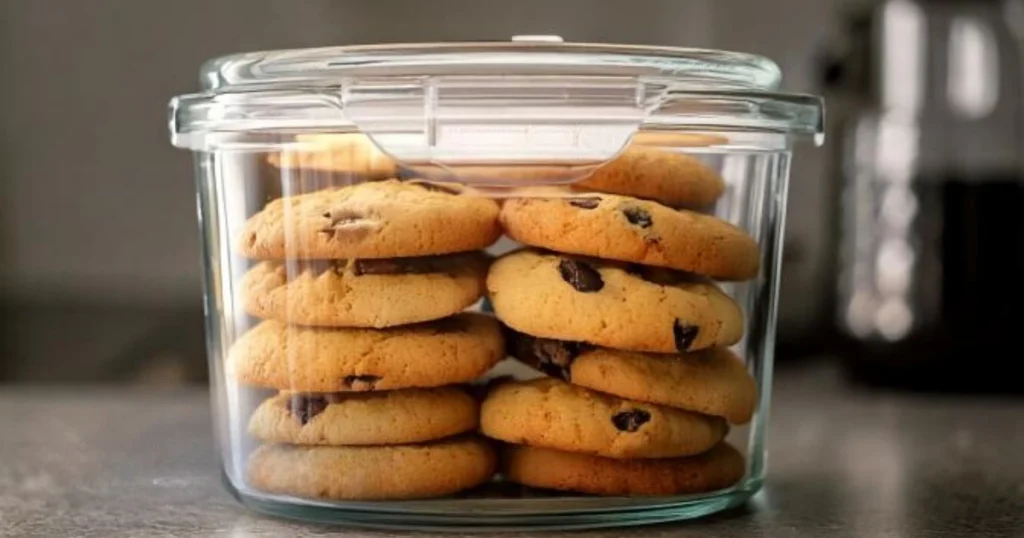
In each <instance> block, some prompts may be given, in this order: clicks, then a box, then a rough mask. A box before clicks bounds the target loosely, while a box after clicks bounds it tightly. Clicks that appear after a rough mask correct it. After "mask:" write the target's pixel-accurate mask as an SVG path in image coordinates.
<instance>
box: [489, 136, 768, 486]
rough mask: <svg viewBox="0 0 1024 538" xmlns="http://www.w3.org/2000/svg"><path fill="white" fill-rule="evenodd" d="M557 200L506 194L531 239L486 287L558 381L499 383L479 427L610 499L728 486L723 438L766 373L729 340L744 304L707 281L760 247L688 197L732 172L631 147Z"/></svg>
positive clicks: (517, 338) (738, 327)
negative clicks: (751, 366) (750, 368)
mask: <svg viewBox="0 0 1024 538" xmlns="http://www.w3.org/2000/svg"><path fill="white" fill-rule="evenodd" d="M575 187H576V188H579V189H588V192H582V193H577V194H576V195H573V196H569V197H561V198H522V199H510V200H507V201H506V202H505V203H504V204H503V206H502V210H501V215H500V219H501V223H502V226H503V228H504V230H505V232H506V233H507V234H508V235H509V236H510V237H511V238H512V239H514V240H516V241H518V242H520V243H522V244H525V245H528V247H527V248H525V249H523V250H519V251H515V252H512V253H509V254H506V255H504V256H502V257H501V258H499V259H498V260H496V261H495V262H494V263H493V264H492V265H491V269H490V271H489V274H488V277H487V290H488V295H489V299H490V302H491V305H492V307H493V310H494V312H495V314H496V316H497V317H498V318H499V319H500V320H501V321H502V322H503V323H504V325H505V326H506V327H507V329H508V330H507V340H508V342H509V349H510V351H511V353H512V355H514V356H515V357H516V358H517V359H519V360H520V361H522V362H524V363H526V364H529V365H532V366H534V367H536V368H537V369H539V370H540V371H542V372H544V373H546V374H548V376H550V377H541V378H539V379H534V380H530V381H506V382H502V383H499V384H496V385H495V386H494V388H492V390H491V391H490V392H489V393H488V395H487V397H486V399H485V401H484V403H483V407H482V409H481V424H480V428H481V431H482V432H483V433H484V434H485V435H487V436H489V437H492V438H495V439H498V440H501V441H504V442H506V443H509V445H508V446H507V447H506V451H505V454H504V457H503V462H502V472H503V474H504V476H505V477H506V478H507V479H509V480H512V481H515V482H519V483H522V484H525V485H529V486H535V487H543V488H552V489H559V490H568V491H577V492H584V493H592V494H606V495H629V494H639V495H671V494H684V493H697V492H704V491H710V490H715V489H720V488H724V487H727V486H730V485H732V484H734V483H736V482H737V481H739V480H740V479H741V478H742V476H743V475H744V473H745V462H744V460H743V457H742V456H741V455H740V453H739V452H737V451H736V450H735V449H734V448H733V447H731V446H730V445H728V444H726V443H725V442H724V441H723V439H724V437H725V436H726V434H727V432H728V430H729V427H730V426H729V425H730V424H744V423H747V422H749V421H750V420H751V417H752V415H753V412H754V408H755V406H756V399H757V395H756V392H757V391H756V385H755V383H754V380H753V379H752V378H751V376H750V375H749V373H748V372H747V370H746V368H745V366H744V365H743V363H742V361H741V360H740V359H739V358H738V357H737V356H735V355H734V354H733V353H732V352H731V351H729V349H728V347H729V346H731V345H733V344H735V343H737V342H739V341H740V339H741V338H742V336H743V331H744V317H743V312H742V310H741V309H740V307H739V306H738V305H737V304H736V303H735V302H734V301H733V299H731V298H730V297H729V296H728V295H726V294H725V293H723V292H722V291H721V290H720V289H719V288H718V287H717V286H716V284H715V283H714V282H713V279H721V280H732V281H736V280H743V279H750V278H753V277H754V276H756V275H757V273H758V271H759V263H760V254H759V250H758V246H757V243H756V242H755V241H754V240H753V239H752V238H751V237H749V236H748V235H747V234H746V233H744V232H743V231H742V230H741V229H739V228H737V227H735V226H733V225H731V224H729V223H727V222H725V221H722V220H720V219H717V218H715V217H713V216H710V215H707V214H704V213H701V212H699V211H695V210H692V209H683V208H684V207H689V208H700V207H704V206H707V205H708V204H711V203H713V202H714V201H715V199H716V198H718V197H719V196H720V195H721V194H722V192H723V190H724V182H723V181H722V179H721V178H720V177H719V176H718V175H717V174H716V173H715V172H714V171H713V170H711V169H710V168H708V167H706V166H704V165H703V164H702V163H701V162H700V161H698V160H696V159H694V158H692V157H688V156H685V155H683V154H678V153H673V152H668V151H660V150H656V149H647V148H643V147H633V148H630V149H627V150H626V151H625V152H624V153H623V154H622V155H621V156H620V157H619V158H617V159H616V160H614V161H612V162H611V163H609V164H608V165H606V166H604V167H602V168H600V169H599V170H597V172H595V174H593V175H592V176H590V177H589V178H587V179H586V180H585V181H584V182H582V183H580V184H577V185H576V186H575Z"/></svg>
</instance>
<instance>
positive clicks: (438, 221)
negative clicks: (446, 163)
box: [228, 180, 505, 499]
mask: <svg viewBox="0 0 1024 538" xmlns="http://www.w3.org/2000/svg"><path fill="white" fill-rule="evenodd" d="M500 234H501V230H500V227H499V225H498V206H497V205H496V204H495V202H493V201H491V200H488V199H484V198H477V197H470V196H464V195H462V194H460V193H458V192H457V191H454V190H450V189H448V188H446V187H438V186H434V185H426V184H418V183H414V182H398V181H394V180H386V181H376V182H367V183H361V184H358V185H352V186H346V187H342V188H331V189H325V190H319V191H316V192H312V193H308V194H302V195H296V196H290V197H285V198H279V199H277V200H274V201H272V202H270V203H269V204H267V205H266V207H265V208H263V210H262V211H260V212H259V213H257V214H256V215H254V216H253V217H251V218H250V219H249V220H248V221H247V222H246V224H245V226H244V228H243V230H242V233H241V241H240V245H239V249H240V251H241V253H242V254H243V255H244V256H245V257H247V258H249V259H252V260H256V261H257V263H256V264H255V265H254V266H253V267H252V268H251V269H249V271H248V272H247V273H246V274H245V276H244V277H243V278H242V279H241V281H240V290H239V292H238V296H239V297H241V300H242V301H243V303H244V309H245V310H246V311H247V312H248V313H249V314H251V315H252V316H255V317H256V318H259V319H260V320H262V321H260V322H259V324H257V325H256V326H255V327H254V328H252V329H251V330H250V331H249V332H247V333H246V334H244V335H242V336H241V337H240V338H239V339H238V340H237V341H236V342H235V343H234V345H233V346H232V348H231V350H230V352H229V356H228V372H229V375H230V376H232V377H233V378H234V379H235V380H237V381H238V382H240V383H242V384H244V385H248V386H255V387H265V388H271V389H275V390H277V391H279V392H278V393H277V394H276V395H274V396H272V397H270V398H269V399H267V400H266V401H264V402H263V403H262V404H261V405H260V406H259V407H258V408H257V409H256V410H255V412H254V413H253V415H252V417H251V420H250V422H249V432H250V434H251V435H252V436H253V437H254V438H256V439H258V440H260V441H261V442H263V445H262V446H260V447H258V448H257V449H256V450H255V451H254V452H253V453H252V454H251V456H250V458H249V462H248V478H249V484H250V485H251V486H253V487H255V488H258V489H261V490H264V491H267V492H271V493H280V494H290V495H298V496H305V497H317V498H326V499H403V498H419V497H429V496H438V495H447V494H450V493H453V492H456V491H459V490H462V489H466V488H469V487H473V486H475V485H477V484H480V483H482V482H484V481H486V480H488V479H489V478H490V477H491V475H492V474H493V472H494V465H495V457H494V454H493V452H492V449H491V448H490V446H489V445H488V444H487V442H485V441H484V440H483V439H480V438H478V437H475V436H474V435H473V432H474V431H475V430H476V429H477V425H478V416H479V404H478V402H477V400H476V399H475V398H473V397H472V396H471V395H470V393H469V392H467V390H466V388H465V384H467V383H469V382H471V381H472V380H474V379H475V378H477V377H478V376H480V375H482V374H484V373H485V372H487V371H488V370H489V369H490V368H491V367H492V366H493V365H494V364H495V363H497V362H498V361H499V360H501V359H502V358H503V357H504V355H505V348H504V343H503V337H502V333H501V330H500V328H499V325H498V323H497V322H496V321H494V319H493V318H491V317H489V316H485V315H481V314H474V313H464V312H463V310H464V309H466V308H467V307H469V306H471V305H473V304H474V303H476V302H477V301H478V300H479V299H480V298H481V296H482V295H483V292H484V280H485V276H486V272H487V266H488V261H489V260H488V257H487V255H486V254H484V253H483V252H480V250H481V249H483V248H486V247H487V246H489V245H491V244H492V243H494V241H495V240H497V239H498V237H499V235H500Z"/></svg>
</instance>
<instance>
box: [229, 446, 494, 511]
mask: <svg viewBox="0 0 1024 538" xmlns="http://www.w3.org/2000/svg"><path fill="white" fill-rule="evenodd" d="M495 459H496V458H495V455H494V451H493V449H492V448H491V446H490V445H489V444H488V443H487V442H486V441H484V440H482V439H478V438H475V437H469V436H467V437H458V438H454V439H449V440H445V441H438V442H433V443H424V444H415V445H395V446H296V445H277V444H272V445H263V446H261V447H259V448H257V449H256V450H255V451H254V452H253V453H252V455H251V456H250V457H249V469H248V477H249V483H250V484H251V485H252V486H253V487H254V488H256V489H260V490H263V491H267V492H270V493H281V494H286V495H296V496H299V497H311V498H317V499H335V500H343V499H347V500H385V499H417V498H426V497H440V496H444V495H450V494H452V493H456V492H458V491H462V490H464V489H469V488H471V487H474V486H477V485H479V484H482V483H484V482H486V481H487V480H489V479H490V478H491V475H492V474H494V467H495Z"/></svg>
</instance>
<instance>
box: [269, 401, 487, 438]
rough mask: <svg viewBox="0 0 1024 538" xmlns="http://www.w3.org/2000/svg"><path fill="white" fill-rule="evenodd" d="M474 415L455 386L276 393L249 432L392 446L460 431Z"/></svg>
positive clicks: (474, 410)
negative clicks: (376, 390) (380, 390)
mask: <svg viewBox="0 0 1024 538" xmlns="http://www.w3.org/2000/svg"><path fill="white" fill-rule="evenodd" d="M478 419H479V404H478V403H477V401H476V400H475V399H474V398H473V396H471V395H470V394H469V392H467V390H465V389H463V388H460V387H440V388H435V389H404V390H392V391H384V392H345V393H328V394H300V393H282V394H279V395H277V396H274V397H272V398H269V399H267V400H266V401H264V402H263V403H262V404H261V405H260V406H259V407H258V408H257V409H256V411H255V412H254V413H253V415H252V418H251V419H250V420H249V433H250V434H252V436H253V437H255V438H257V439H260V440H262V441H266V442H276V443H288V444H294V445H397V444H408V443H420V442H424V441H433V440H437V439H442V438H445V437H450V436H453V435H456V434H460V433H464V432H467V431H470V430H473V429H475V428H476V426H477V423H478Z"/></svg>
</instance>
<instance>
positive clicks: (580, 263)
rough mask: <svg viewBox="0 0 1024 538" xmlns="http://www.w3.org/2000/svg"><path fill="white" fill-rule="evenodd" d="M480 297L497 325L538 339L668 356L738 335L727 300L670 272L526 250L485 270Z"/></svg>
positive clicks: (739, 315)
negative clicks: (484, 294) (500, 323)
mask: <svg viewBox="0 0 1024 538" xmlns="http://www.w3.org/2000/svg"><path fill="white" fill-rule="evenodd" d="M487 291H488V296H489V298H490V302H491V305H492V307H493V308H494V312H495V314H496V315H497V316H498V319H500V320H501V321H503V322H504V323H505V324H506V325H508V326H510V327H511V328H513V329H515V330H517V331H519V332H523V333H526V334H531V335H534V336H538V337H542V338H555V339H559V340H570V341H574V342H589V343H591V344H597V345H600V346H604V347H610V348H615V349H627V350H633V351H652V352H657V353H674V352H677V351H678V352H686V351H691V350H695V349H704V348H707V347H712V346H728V345H732V344H735V343H736V342H738V341H739V340H740V338H741V337H742V336H743V312H742V311H741V310H740V308H739V306H738V305H737V304H736V303H735V302H734V301H733V300H732V299H731V298H729V296H727V295H726V294H724V293H722V291H721V290H719V289H718V288H717V287H716V286H715V285H714V284H712V283H710V282H706V281H701V280H699V279H693V278H689V277H688V276H687V275H682V274H680V273H678V272H675V271H666V270H651V269H649V268H644V267H638V266H630V265H627V264H621V263H612V262H605V261H601V260H596V259H592V258H580V257H576V256H567V255H559V254H553V253H544V252H541V251H536V250H532V249H526V250H519V251H516V252H513V253H510V254H506V255H504V256H502V257H500V258H498V259H497V260H496V261H495V262H494V263H493V264H492V265H491V269H490V271H489V272H488V274H487Z"/></svg>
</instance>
